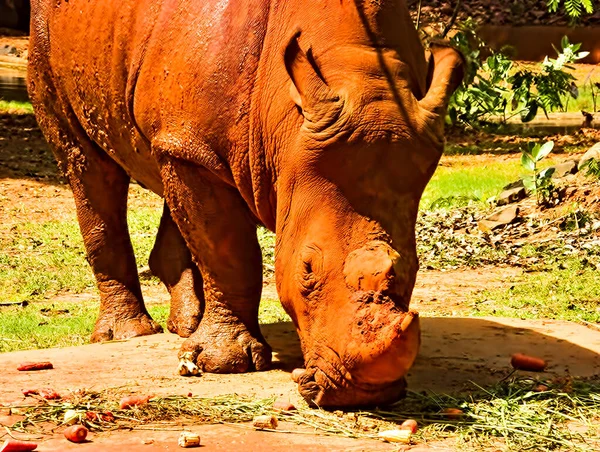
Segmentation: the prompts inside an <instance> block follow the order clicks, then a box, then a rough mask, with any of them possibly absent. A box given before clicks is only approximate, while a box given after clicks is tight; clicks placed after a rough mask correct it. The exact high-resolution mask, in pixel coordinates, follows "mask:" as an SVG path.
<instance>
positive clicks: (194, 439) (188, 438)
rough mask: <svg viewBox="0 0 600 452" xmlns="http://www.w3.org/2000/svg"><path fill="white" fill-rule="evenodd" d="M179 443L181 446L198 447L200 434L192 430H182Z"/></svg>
mask: <svg viewBox="0 0 600 452" xmlns="http://www.w3.org/2000/svg"><path fill="white" fill-rule="evenodd" d="M177 444H178V445H179V447H198V446H199V445H200V435H198V434H196V433H192V432H181V434H180V435H179V440H178V441H177Z"/></svg>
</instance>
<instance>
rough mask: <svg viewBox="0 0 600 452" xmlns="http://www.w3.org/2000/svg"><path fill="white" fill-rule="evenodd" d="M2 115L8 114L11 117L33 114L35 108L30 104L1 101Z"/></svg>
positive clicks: (0, 110) (0, 111)
mask: <svg viewBox="0 0 600 452" xmlns="http://www.w3.org/2000/svg"><path fill="white" fill-rule="evenodd" d="M0 113H6V114H9V115H25V114H33V107H32V105H31V103H29V102H19V101H16V100H11V101H8V100H2V99H0Z"/></svg>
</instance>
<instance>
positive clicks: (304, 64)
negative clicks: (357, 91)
mask: <svg viewBox="0 0 600 452" xmlns="http://www.w3.org/2000/svg"><path fill="white" fill-rule="evenodd" d="M299 36H300V35H299V34H296V35H295V36H294V37H293V38H292V39H291V41H290V42H289V44H288V46H287V48H286V49H285V54H284V60H285V67H286V69H287V72H288V74H289V76H290V79H291V83H290V96H291V97H292V100H293V101H294V102H295V103H296V105H298V107H300V108H301V109H302V113H303V114H304V116H306V115H307V113H308V114H309V115H311V114H313V113H316V111H315V110H317V108H316V107H317V106H318V105H319V104H320V103H323V102H328V101H337V100H338V99H339V97H338V96H336V95H335V94H334V93H333V92H332V91H331V90H330V89H329V87H328V86H327V83H326V82H325V80H324V79H323V76H322V75H321V71H319V68H318V67H317V65H316V63H315V60H314V58H313V56H312V51H311V49H310V48H309V49H308V50H307V51H306V52H304V51H303V50H302V49H301V48H300V44H299V42H298V37H299Z"/></svg>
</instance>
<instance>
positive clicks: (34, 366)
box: [17, 361, 54, 371]
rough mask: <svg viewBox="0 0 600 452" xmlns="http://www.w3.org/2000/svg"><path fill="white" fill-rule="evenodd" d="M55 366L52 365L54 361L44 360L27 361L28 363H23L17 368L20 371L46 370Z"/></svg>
mask: <svg viewBox="0 0 600 452" xmlns="http://www.w3.org/2000/svg"><path fill="white" fill-rule="evenodd" d="M53 368H54V366H52V363H50V362H47V361H42V362H37V363H35V362H27V363H21V364H19V367H17V370H20V371H29V370H45V369H53Z"/></svg>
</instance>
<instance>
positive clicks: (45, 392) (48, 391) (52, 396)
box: [40, 388, 60, 400]
mask: <svg viewBox="0 0 600 452" xmlns="http://www.w3.org/2000/svg"><path fill="white" fill-rule="evenodd" d="M40 396H41V397H43V398H44V399H46V400H57V399H60V394H59V393H58V392H56V391H55V390H54V389H52V388H42V389H40Z"/></svg>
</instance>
